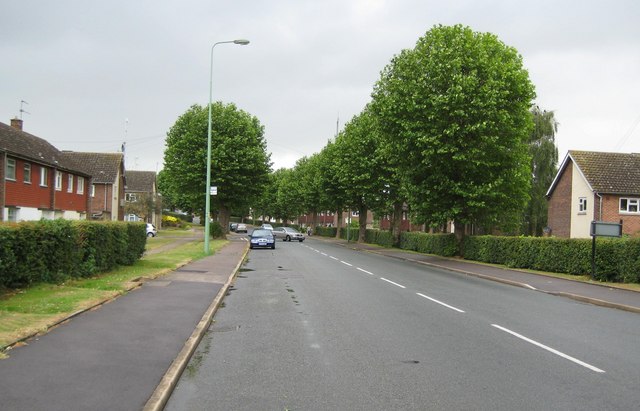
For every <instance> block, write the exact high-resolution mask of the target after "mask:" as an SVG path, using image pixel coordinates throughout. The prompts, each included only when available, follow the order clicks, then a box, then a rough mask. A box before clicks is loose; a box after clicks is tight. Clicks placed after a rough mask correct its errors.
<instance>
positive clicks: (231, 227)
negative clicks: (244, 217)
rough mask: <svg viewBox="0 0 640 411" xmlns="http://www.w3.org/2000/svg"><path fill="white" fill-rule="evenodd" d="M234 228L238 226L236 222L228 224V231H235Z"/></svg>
mask: <svg viewBox="0 0 640 411" xmlns="http://www.w3.org/2000/svg"><path fill="white" fill-rule="evenodd" d="M236 228H238V223H231V224H229V231H236Z"/></svg>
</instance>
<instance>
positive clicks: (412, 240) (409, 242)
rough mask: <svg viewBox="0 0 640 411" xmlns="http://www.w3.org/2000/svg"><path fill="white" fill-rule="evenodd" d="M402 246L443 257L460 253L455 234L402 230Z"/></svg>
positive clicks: (405, 248) (402, 247)
mask: <svg viewBox="0 0 640 411" xmlns="http://www.w3.org/2000/svg"><path fill="white" fill-rule="evenodd" d="M400 248H401V249H403V250H412V251H417V252H419V253H426V254H436V255H441V256H443V257H451V256H454V255H456V254H458V244H457V241H456V236H455V235H454V234H429V233H421V232H415V231H408V232H402V233H401V234H400Z"/></svg>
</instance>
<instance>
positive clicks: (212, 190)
mask: <svg viewBox="0 0 640 411" xmlns="http://www.w3.org/2000/svg"><path fill="white" fill-rule="evenodd" d="M209 194H211V195H212V196H217V195H218V187H216V186H211V187H209Z"/></svg>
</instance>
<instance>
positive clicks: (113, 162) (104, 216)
mask: <svg viewBox="0 0 640 411" xmlns="http://www.w3.org/2000/svg"><path fill="white" fill-rule="evenodd" d="M63 155H64V157H65V159H68V160H69V161H72V162H74V163H76V164H78V166H79V167H81V169H82V170H83V171H84V172H85V173H87V174H89V175H91V176H93V181H92V185H91V187H90V194H91V200H92V201H91V205H92V206H91V218H92V219H94V220H112V221H116V220H117V221H124V187H125V175H124V172H125V170H124V153H84V152H76V151H63Z"/></svg>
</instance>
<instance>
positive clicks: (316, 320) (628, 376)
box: [166, 238, 640, 410]
mask: <svg viewBox="0 0 640 411" xmlns="http://www.w3.org/2000/svg"><path fill="white" fill-rule="evenodd" d="M639 342H640V315H638V314H633V313H628V312H624V311H618V310H613V309H608V308H602V307H596V306H592V305H588V304H584V303H579V302H576V301H573V300H568V299H564V298H558V297H554V296H551V295H547V294H543V293H539V292H536V291H532V290H527V289H522V288H517V287H512V286H508V285H504V284H499V283H495V282H491V281H486V280H482V279H477V278H473V277H468V276H464V275H460V274H455V273H451V272H446V271H439V270H437V269H432V268H429V267H425V266H422V265H418V264H412V263H407V262H402V261H398V260H395V259H391V258H386V257H383V256H379V255H374V254H369V253H363V252H355V251H353V250H349V249H345V248H342V247H339V246H336V245H334V244H331V243H328V242H323V241H319V240H315V239H313V238H311V239H308V240H307V241H305V242H304V243H293V242H292V243H283V242H278V243H277V248H276V250H253V251H251V252H250V253H249V261H248V263H247V264H246V265H245V267H244V270H243V272H242V273H241V275H240V276H239V278H238V279H237V281H236V284H235V287H234V288H233V290H232V291H231V292H230V293H229V295H228V296H227V297H226V298H225V306H224V308H222V309H220V310H219V311H218V313H217V314H216V317H215V322H214V323H213V324H212V325H211V327H210V329H209V332H208V333H207V335H206V336H205V338H204V339H203V341H202V343H201V345H200V347H199V349H198V351H197V353H196V354H195V355H194V357H193V359H192V361H191V363H190V365H189V366H188V367H187V370H186V371H185V373H184V374H183V376H182V378H181V380H180V382H179V384H178V386H177V387H176V390H175V391H174V393H173V395H172V397H171V399H170V401H169V403H168V404H167V407H166V409H167V410H201V409H211V410H230V409H233V410H256V409H260V410H327V409H336V410H338V409H339V410H389V409H402V410H516V409H517V410H555V409H562V410H630V409H638V401H639V400H640V394H639V393H638V387H639V386H640V349H639V348H640V345H639V344H640V343H639Z"/></svg>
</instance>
